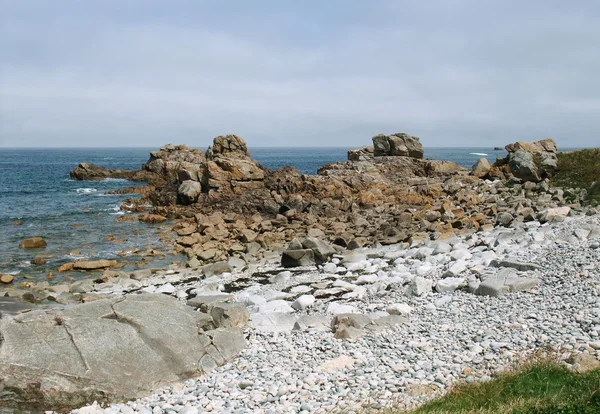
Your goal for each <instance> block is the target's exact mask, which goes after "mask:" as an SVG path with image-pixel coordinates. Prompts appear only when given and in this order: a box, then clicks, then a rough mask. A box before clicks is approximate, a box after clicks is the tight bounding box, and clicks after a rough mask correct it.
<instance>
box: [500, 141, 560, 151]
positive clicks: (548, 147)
mask: <svg viewBox="0 0 600 414" xmlns="http://www.w3.org/2000/svg"><path fill="white" fill-rule="evenodd" d="M505 149H506V151H508V152H509V153H513V152H516V151H517V150H523V151H525V152H530V153H536V152H553V153H556V151H557V149H556V142H554V140H553V139H552V138H546V139H543V140H541V141H537V142H523V141H517V142H515V143H513V144H508V145H507V146H506V147H505Z"/></svg>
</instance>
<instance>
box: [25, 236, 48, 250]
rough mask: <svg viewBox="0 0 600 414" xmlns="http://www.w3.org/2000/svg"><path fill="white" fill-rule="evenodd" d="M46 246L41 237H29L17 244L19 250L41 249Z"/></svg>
mask: <svg viewBox="0 0 600 414" xmlns="http://www.w3.org/2000/svg"><path fill="white" fill-rule="evenodd" d="M46 245H47V243H46V240H44V239H43V238H41V237H30V238H28V239H24V240H22V241H21V243H19V247H20V248H21V249H43V248H44V247H46Z"/></svg>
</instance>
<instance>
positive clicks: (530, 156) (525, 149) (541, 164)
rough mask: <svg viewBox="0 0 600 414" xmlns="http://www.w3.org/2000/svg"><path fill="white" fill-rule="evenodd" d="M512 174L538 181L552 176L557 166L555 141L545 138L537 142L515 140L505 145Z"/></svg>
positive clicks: (526, 179) (523, 178)
mask: <svg viewBox="0 0 600 414" xmlns="http://www.w3.org/2000/svg"><path fill="white" fill-rule="evenodd" d="M506 150H507V151H508V157H507V161H508V165H509V167H510V170H511V172H512V174H513V175H514V176H515V177H517V178H520V179H522V180H524V181H533V182H538V181H540V180H541V179H542V178H546V177H552V176H553V175H554V173H555V172H556V169H557V167H558V156H557V155H556V151H557V150H556V143H555V142H554V140H553V139H551V138H547V139H544V140H541V141H538V142H521V141H519V142H515V143H514V144H508V145H507V146H506Z"/></svg>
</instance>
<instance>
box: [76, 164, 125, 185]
mask: <svg viewBox="0 0 600 414" xmlns="http://www.w3.org/2000/svg"><path fill="white" fill-rule="evenodd" d="M69 175H70V176H71V178H72V179H73V180H79V181H84V180H85V181H90V180H104V179H105V178H124V179H128V180H130V179H132V178H133V176H134V175H135V171H130V170H112V169H108V168H105V167H102V166H100V165H96V164H87V163H84V162H82V163H80V164H79V165H78V166H77V167H75V168H74V169H73V171H71V172H70V173H69Z"/></svg>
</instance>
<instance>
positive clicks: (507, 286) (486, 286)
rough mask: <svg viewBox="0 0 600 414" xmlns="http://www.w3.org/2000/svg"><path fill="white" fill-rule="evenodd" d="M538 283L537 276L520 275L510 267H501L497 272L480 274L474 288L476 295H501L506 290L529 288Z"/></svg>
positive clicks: (506, 291) (514, 290) (513, 290)
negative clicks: (480, 277)
mask: <svg viewBox="0 0 600 414" xmlns="http://www.w3.org/2000/svg"><path fill="white" fill-rule="evenodd" d="M539 283H540V281H539V279H537V278H529V277H520V276H518V275H517V273H516V271H515V270H514V269H511V268H501V269H499V270H498V271H497V272H493V273H492V272H489V273H485V274H483V275H482V281H481V283H480V284H479V287H478V288H477V289H476V290H475V294H476V295H483V296H494V297H498V296H502V295H504V294H505V293H508V292H520V291H523V290H528V289H531V288H533V287H535V286H537V285H538V284H539Z"/></svg>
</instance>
